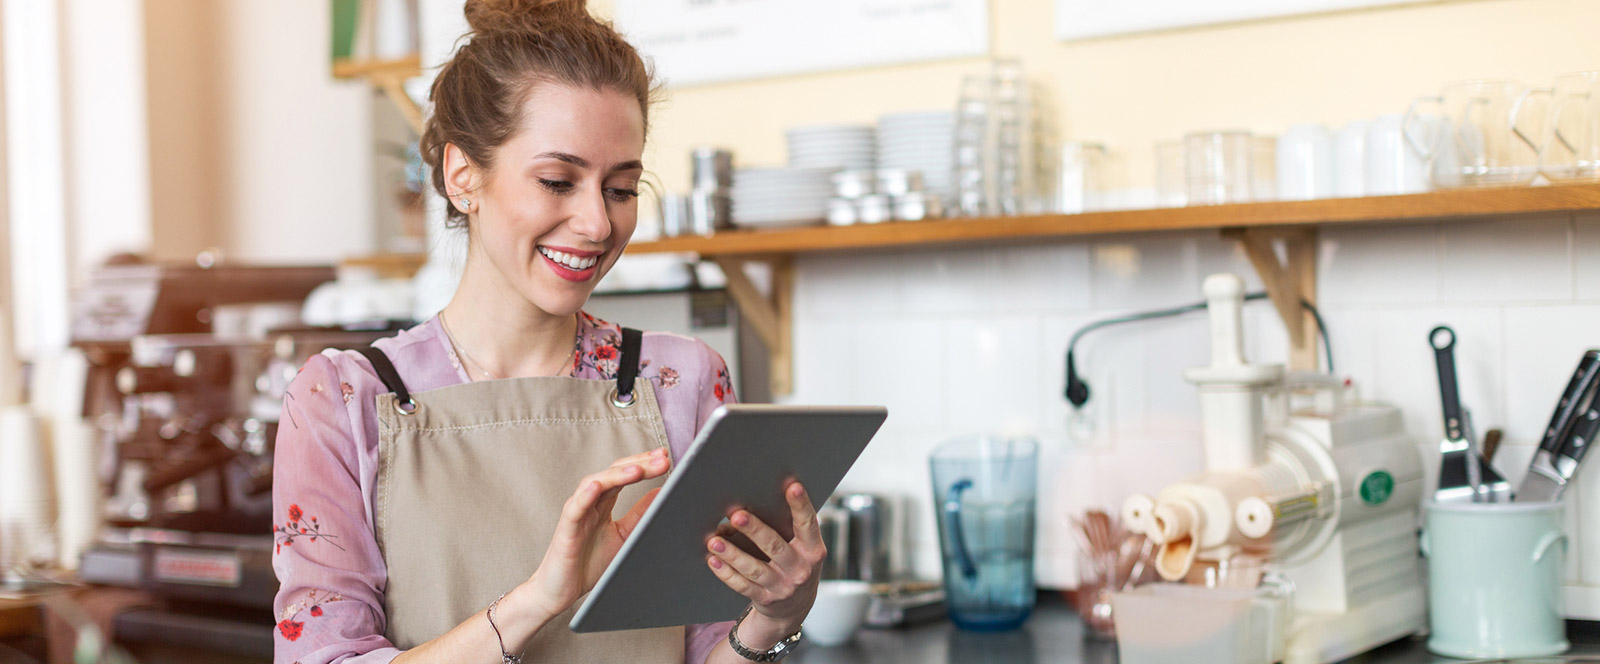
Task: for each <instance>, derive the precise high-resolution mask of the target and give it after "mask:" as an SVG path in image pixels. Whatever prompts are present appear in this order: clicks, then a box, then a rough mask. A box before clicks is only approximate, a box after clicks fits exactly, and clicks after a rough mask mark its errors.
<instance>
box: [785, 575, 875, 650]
mask: <svg viewBox="0 0 1600 664" xmlns="http://www.w3.org/2000/svg"><path fill="white" fill-rule="evenodd" d="M871 587H872V586H871V584H869V583H867V582H865V581H847V580H830V581H823V582H821V583H820V584H819V585H818V586H817V601H816V603H815V604H812V605H811V613H810V614H808V615H807V616H806V619H805V622H804V623H802V624H801V627H800V629H801V630H802V631H803V632H805V638H806V639H807V640H809V641H811V642H812V643H815V644H817V645H821V646H836V645H841V644H844V643H847V642H849V641H850V639H851V637H854V636H855V634H856V630H857V629H859V628H860V627H861V621H862V620H863V619H865V618H866V617H867V605H868V603H869V602H870V601H871V599H872V595H871Z"/></svg>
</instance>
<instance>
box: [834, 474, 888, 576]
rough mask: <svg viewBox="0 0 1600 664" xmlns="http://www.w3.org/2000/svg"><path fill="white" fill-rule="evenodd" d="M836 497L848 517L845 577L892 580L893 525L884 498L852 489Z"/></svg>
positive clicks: (886, 500)
mask: <svg viewBox="0 0 1600 664" xmlns="http://www.w3.org/2000/svg"><path fill="white" fill-rule="evenodd" d="M838 501H839V505H840V507H842V508H843V509H844V511H845V512H846V513H847V514H848V515H849V520H850V521H849V522H850V528H849V530H850V533H849V541H848V550H847V555H846V556H845V578H847V579H860V580H862V581H867V582H869V583H888V582H889V581H892V580H893V579H894V569H893V564H894V546H895V538H896V535H895V531H896V528H895V527H894V526H895V524H894V516H895V515H894V510H893V509H892V507H891V505H890V503H889V501H888V499H887V498H885V497H883V496H878V495H874V494H870V493H852V494H846V495H843V496H839V497H838Z"/></svg>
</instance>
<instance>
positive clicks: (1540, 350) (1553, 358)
mask: <svg viewBox="0 0 1600 664" xmlns="http://www.w3.org/2000/svg"><path fill="white" fill-rule="evenodd" d="M1505 312H1506V313H1505V316H1506V382H1505V392H1506V421H1505V427H1504V428H1505V433H1506V440H1507V442H1515V443H1524V444H1529V445H1534V444H1538V442H1539V439H1540V438H1541V437H1542V436H1543V435H1544V429H1545V425H1546V424H1549V422H1550V413H1551V411H1553V410H1555V407H1556V401H1557V400H1559V399H1560V398H1561V391H1562V390H1563V389H1564V388H1566V386H1567V379H1569V378H1571V377H1572V371H1573V369H1575V368H1577V366H1578V360H1579V359H1580V358H1582V357H1583V353H1584V351H1586V350H1588V349H1590V348H1600V305H1565V306H1541V307H1507V308H1506V310H1505Z"/></svg>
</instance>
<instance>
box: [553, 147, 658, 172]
mask: <svg viewBox="0 0 1600 664" xmlns="http://www.w3.org/2000/svg"><path fill="white" fill-rule="evenodd" d="M534 159H554V160H556V161H561V162H565V163H568V164H572V165H573V166H577V167H578V168H588V167H589V160H587V159H584V158H583V157H579V156H578V155H575V154H571V153H567V152H543V153H540V154H538V155H536V156H534ZM643 168H644V162H642V161H639V160H638V159H632V160H629V161H624V162H622V163H620V164H617V165H616V166H612V167H611V172H613V173H616V172H619V171H631V170H635V169H640V170H642V169H643Z"/></svg>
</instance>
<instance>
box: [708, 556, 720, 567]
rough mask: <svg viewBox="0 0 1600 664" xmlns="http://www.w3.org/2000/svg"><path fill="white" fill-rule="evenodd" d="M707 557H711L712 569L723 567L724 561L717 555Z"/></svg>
mask: <svg viewBox="0 0 1600 664" xmlns="http://www.w3.org/2000/svg"><path fill="white" fill-rule="evenodd" d="M707 558H710V559H711V569H722V561H721V560H719V559H718V558H717V557H716V556H707Z"/></svg>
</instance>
